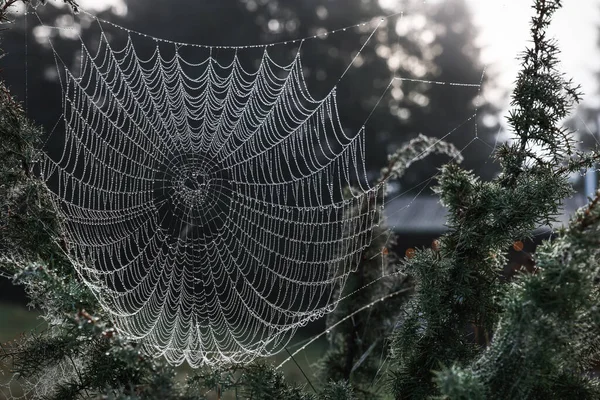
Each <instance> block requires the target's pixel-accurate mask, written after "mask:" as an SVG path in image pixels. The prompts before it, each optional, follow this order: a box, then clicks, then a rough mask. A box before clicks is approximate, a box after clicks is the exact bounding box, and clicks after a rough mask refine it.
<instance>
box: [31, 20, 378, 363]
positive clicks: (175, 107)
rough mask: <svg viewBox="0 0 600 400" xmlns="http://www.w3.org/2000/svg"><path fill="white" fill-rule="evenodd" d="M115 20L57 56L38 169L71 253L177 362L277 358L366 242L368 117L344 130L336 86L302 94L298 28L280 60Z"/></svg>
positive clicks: (138, 328) (147, 340) (119, 313)
mask: <svg viewBox="0 0 600 400" xmlns="http://www.w3.org/2000/svg"><path fill="white" fill-rule="evenodd" d="M98 24H99V26H100V27H101V28H102V23H100V21H98ZM121 32H122V33H123V34H124V35H125V36H126V41H125V44H124V45H121V46H119V47H118V48H117V47H116V46H115V47H113V46H112V45H111V40H109V37H108V35H107V34H105V33H104V31H103V30H101V32H100V33H99V37H98V41H97V46H96V47H95V48H93V49H91V48H88V47H87V46H86V45H85V44H84V42H83V41H82V43H81V57H80V63H79V65H78V66H77V68H69V67H64V68H63V67H61V84H62V88H63V113H64V114H63V116H64V125H65V133H64V142H63V143H64V146H63V148H62V150H61V151H60V154H58V155H50V154H48V155H47V156H46V157H45V159H44V161H43V163H42V164H43V165H42V176H43V178H44V180H45V181H46V182H47V185H48V187H49V188H51V190H52V192H53V195H54V198H55V201H56V204H57V207H58V209H59V210H60V212H61V215H62V217H63V220H64V228H65V232H66V235H67V237H66V242H67V246H68V247H69V251H70V253H71V255H72V257H73V259H74V260H76V261H75V262H74V264H75V265H76V266H77V269H78V272H79V274H80V276H81V277H82V279H83V280H84V282H85V283H86V285H87V286H88V287H89V288H90V289H91V290H92V292H93V293H94V294H95V295H96V297H97V298H98V300H99V301H100V304H101V305H102V307H103V308H104V310H106V311H107V312H108V313H110V315H111V316H112V319H113V322H114V324H115V326H116V327H117V328H118V331H119V333H120V334H121V335H123V336H124V337H128V338H131V339H134V340H138V341H140V342H141V343H142V344H143V345H144V347H145V349H146V350H147V351H149V352H151V353H152V354H154V355H164V356H165V357H166V358H167V360H168V361H169V362H171V363H173V364H179V363H182V362H184V361H187V362H188V363H189V364H190V365H192V366H200V365H204V364H214V363H221V362H245V361H249V360H251V359H253V358H256V357H259V356H268V355H271V354H273V353H274V352H276V351H278V350H281V349H282V348H283V346H285V345H286V344H287V343H288V341H289V340H290V338H291V336H292V334H293V333H294V332H295V331H296V329H297V328H298V327H300V326H302V325H305V324H306V323H308V322H309V321H312V320H315V319H317V318H319V317H321V316H322V315H323V314H324V313H326V312H328V311H330V310H331V309H332V308H333V307H334V304H332V301H331V294H332V291H333V289H334V288H335V287H336V286H340V285H343V284H344V282H345V280H346V278H347V276H348V274H349V273H350V272H351V271H352V269H353V267H354V266H355V265H356V264H357V262H358V259H359V257H360V254H361V251H362V249H363V248H364V247H365V246H366V245H367V244H368V243H369V240H370V238H369V235H370V231H371V227H372V225H373V224H374V223H375V222H376V221H374V220H373V219H374V218H375V215H376V212H375V211H376V209H377V208H378V207H379V206H380V204H378V199H380V198H381V197H380V193H379V192H380V191H381V188H382V186H381V185H378V186H374V187H371V186H369V185H368V183H367V176H366V170H365V165H364V150H365V149H364V130H360V131H358V132H348V131H345V130H344V129H343V127H342V123H341V121H340V120H339V118H338V111H337V105H336V90H335V87H334V88H333V89H332V90H331V91H330V92H329V94H327V95H326V96H324V97H323V98H319V99H317V98H314V97H313V96H311V94H310V93H309V90H308V89H307V86H306V84H305V82H304V78H303V71H302V61H301V46H302V43H303V42H302V41H298V42H297V43H296V46H297V47H298V52H297V54H296V56H295V57H293V59H292V60H290V61H289V62H288V63H283V64H282V63H280V62H278V61H276V60H275V59H274V58H273V57H272V53H271V52H272V49H271V48H270V46H266V47H264V48H262V49H261V48H256V47H251V48H244V47H233V48H215V47H207V46H194V45H186V44H181V43H173V42H169V41H163V40H159V39H155V38H151V37H146V36H145V35H140V34H137V33H135V32H132V31H126V30H121ZM139 40H146V41H152V42H154V44H153V46H152V47H153V48H154V51H153V52H152V53H148V54H145V55H140V54H138V51H137V47H136V41H139ZM217 50H218V51H220V53H219V55H220V56H219V57H218V58H217V57H215V56H214V53H215V52H216V51H217ZM248 51H253V52H254V53H256V52H257V51H259V52H261V56H260V62H259V63H258V65H257V66H256V67H255V68H249V67H248V66H245V65H243V63H242V62H241V61H240V56H241V55H243V53H244V52H248ZM57 59H58V56H57ZM59 64H60V63H59ZM349 185H353V186H354V187H355V189H354V190H348V189H346V188H347V187H348V186H349ZM351 209H352V210H360V212H359V213H356V212H354V213H352V212H349V210H351Z"/></svg>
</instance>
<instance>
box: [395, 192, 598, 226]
mask: <svg viewBox="0 0 600 400" xmlns="http://www.w3.org/2000/svg"><path fill="white" fill-rule="evenodd" d="M587 202H588V200H587V198H586V197H585V196H582V195H577V196H575V197H572V198H569V199H566V200H565V202H564V207H563V213H562V214H561V215H560V216H559V217H558V222H557V223H556V224H555V225H554V228H558V227H560V226H561V225H566V224H567V223H568V222H569V218H570V217H571V216H572V215H573V214H574V213H575V211H576V210H577V209H578V208H580V207H582V206H584V205H585V204H587ZM447 212H448V210H447V209H446V208H445V207H443V206H442V205H441V204H440V201H439V198H438V197H436V196H423V195H421V196H418V197H414V196H400V197H396V198H392V199H386V204H385V209H384V215H385V217H386V224H387V226H389V227H390V228H392V230H393V231H394V232H396V233H400V234H406V233H420V234H439V233H443V232H445V231H446V230H448V228H447V227H446V226H444V224H445V223H446V215H447ZM549 230H550V229H549V228H548V227H540V228H538V229H537V230H536V232H537V233H540V232H542V231H549Z"/></svg>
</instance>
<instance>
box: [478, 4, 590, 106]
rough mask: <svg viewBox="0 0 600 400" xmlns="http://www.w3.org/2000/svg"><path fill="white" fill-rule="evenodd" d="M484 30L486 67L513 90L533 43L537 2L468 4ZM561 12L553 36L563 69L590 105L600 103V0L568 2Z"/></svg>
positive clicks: (552, 27)
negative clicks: (520, 61)
mask: <svg viewBox="0 0 600 400" xmlns="http://www.w3.org/2000/svg"><path fill="white" fill-rule="evenodd" d="M468 1H469V2H470V3H471V5H472V7H473V10H474V15H475V20H476V23H477V25H478V27H479V28H480V30H481V37H480V38H479V39H478V42H479V43H480V44H481V45H482V48H483V58H484V62H485V63H489V64H490V68H491V69H492V71H493V72H494V73H497V74H498V78H499V79H500V81H501V83H502V84H503V85H506V86H507V87H509V88H510V86H511V84H512V82H513V81H514V78H515V76H516V73H517V71H518V66H519V64H518V62H517V61H516V60H515V57H516V55H518V53H519V52H521V51H522V50H523V49H524V48H525V46H526V45H527V44H528V42H527V41H528V40H529V37H530V36H529V21H530V19H531V16H532V15H533V10H532V8H531V4H532V1H527V0H503V1H493V0H468ZM563 3H564V7H563V8H562V9H561V10H560V11H558V13H557V14H556V17H555V19H554V22H553V24H552V26H551V30H550V32H551V33H552V36H553V37H554V38H555V39H557V40H558V44H559V46H560V49H561V51H562V55H561V60H562V66H561V69H562V70H563V71H564V72H565V73H566V74H567V75H568V76H570V77H572V78H573V79H574V81H575V82H576V83H578V84H581V85H582V90H583V91H584V92H585V94H586V96H585V97H584V101H585V102H590V103H593V102H596V103H598V97H599V95H598V82H597V79H596V77H595V76H594V74H595V73H600V44H598V33H599V32H600V0H567V1H563Z"/></svg>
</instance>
